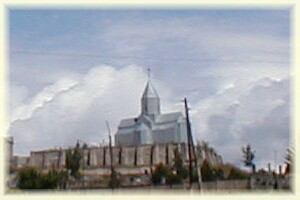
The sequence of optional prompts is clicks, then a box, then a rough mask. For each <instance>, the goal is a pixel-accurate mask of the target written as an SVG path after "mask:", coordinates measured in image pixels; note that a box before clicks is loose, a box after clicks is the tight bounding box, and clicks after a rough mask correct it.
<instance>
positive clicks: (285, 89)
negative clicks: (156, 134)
mask: <svg viewBox="0 0 300 200" xmlns="http://www.w3.org/2000/svg"><path fill="white" fill-rule="evenodd" d="M239 90H240V91H239ZM195 110H196V111H195V112H194V113H193V119H194V120H195V121H194V127H195V132H196V133H195V135H196V137H197V138H198V139H205V140H207V141H209V142H210V143H211V144H212V145H213V146H215V147H216V148H217V150H219V151H220V152H222V156H223V157H224V159H225V160H230V161H231V162H234V163H235V164H237V165H241V164H242V163H241V160H242V153H241V147H242V146H245V145H246V144H250V145H251V146H252V147H253V148H254V149H255V150H256V155H257V160H256V162H257V164H258V165H259V166H260V167H261V166H266V165H267V163H268V162H271V163H273V162H274V152H275V151H277V152H280V155H278V161H280V162H281V163H283V159H284V153H285V152H286V149H287V147H288V146H289V142H290V141H289V139H290V136H289V134H290V132H289V78H286V79H283V80H281V81H279V80H274V79H271V78H268V77H265V78H263V79H260V80H258V81H254V82H251V83H250V84H248V87H247V88H245V87H238V86H236V87H230V88H228V89H226V90H223V91H222V92H221V93H218V94H216V95H215V96H213V97H211V98H209V99H207V100H206V101H201V102H199V103H198V104H197V105H195Z"/></svg>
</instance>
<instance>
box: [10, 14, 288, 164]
mask: <svg viewBox="0 0 300 200" xmlns="http://www.w3.org/2000/svg"><path fill="white" fill-rule="evenodd" d="M8 19H9V29H8V31H9V50H10V66H9V85H10V93H9V95H10V101H9V103H10V107H9V108H10V110H9V113H10V116H9V118H10V120H9V124H8V130H9V134H10V135H13V136H14V137H15V141H16V147H15V150H16V152H17V153H19V154H26V153H28V152H29V151H30V150H37V149H42V148H51V147H55V146H65V147H66V146H70V145H73V144H74V143H75V141H76V139H77V138H81V140H83V141H86V142H88V143H93V142H95V141H99V142H101V141H102V140H103V139H106V135H105V134H106V129H105V123H104V122H105V120H106V119H109V121H110V123H111V126H112V130H113V131H115V130H116V128H117V125H118V122H119V120H120V119H122V118H126V117H132V116H135V115H138V113H139V108H140V105H139V103H140V102H139V100H140V96H141V94H142V91H143V88H144V86H145V84H146V80H147V70H146V69H147V67H150V68H151V71H152V77H153V79H154V83H155V86H156V88H157V91H158V93H159V95H160V97H161V99H162V110H163V111H164V112H169V111H177V110H181V111H182V109H183V106H182V105H181V103H180V100H181V99H182V98H183V97H184V96H186V97H187V98H188V100H189V102H190V106H191V108H192V110H191V115H192V123H193V130H194V134H195V137H196V138H197V139H198V140H208V141H209V143H210V144H211V145H212V146H214V147H215V148H216V150H217V151H218V152H220V153H221V155H222V156H223V158H224V160H225V161H226V162H233V163H235V164H240V160H241V155H240V149H241V146H243V145H246V144H247V143H250V144H251V145H252V146H253V148H254V149H256V152H257V158H256V159H257V162H258V163H259V165H260V166H266V165H267V163H268V162H273V159H274V154H273V153H270V152H274V151H277V152H278V153H277V155H278V157H279V158H278V160H279V161H280V162H283V156H284V154H285V152H286V148H287V147H288V145H289V134H290V132H289V111H288V109H289V92H288V91H289V80H290V75H289V59H290V52H289V49H290V21H291V19H290V10H289V9H288V8H282V9H270V10H266V9H265V10H263V9H249V10H245V9H243V10H230V9H226V10H222V9H218V10H216V9H215V10H214V9H210V10H205V9H194V8H193V10H189V9H183V10H179V9H177V10H176V9H170V10H160V9H158V8H157V9H154V10H151V9H139V10H133V9H128V10H119V9H113V10H105V9H96V8H94V9H85V10H71V9H70V10H64V9H59V10H50V9H44V10H42V9H39V10H30V9H27V10H22V9H16V8H11V9H10V10H9V17H8ZM120 97H122V98H123V99H124V100H123V101H120ZM102 122H103V123H102ZM78 124H80V126H78ZM41 132H42V133H41ZM24 136H26V139H25V140H24ZM266 139H267V140H269V142H268V143H270V144H269V145H265V143H264V142H263V143H262V141H266ZM21 141H22V142H21ZM99 142H98V143H99ZM95 143H97V142H95Z"/></svg>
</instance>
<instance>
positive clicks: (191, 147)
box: [184, 98, 202, 190]
mask: <svg viewBox="0 0 300 200" xmlns="http://www.w3.org/2000/svg"><path fill="white" fill-rule="evenodd" d="M184 107H185V115H186V126H187V137H188V148H189V149H188V150H189V158H190V159H189V161H190V162H189V178H190V188H192V183H193V179H192V177H193V167H192V163H193V161H194V164H195V168H196V173H197V183H198V188H199V190H200V189H201V188H202V185H201V183H202V180H201V171H200V168H199V166H198V161H197V155H196V151H195V147H194V142H193V135H192V129H191V123H190V118H189V109H188V105H187V99H186V98H184ZM192 153H193V156H194V160H192Z"/></svg>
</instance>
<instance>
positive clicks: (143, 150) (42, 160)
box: [29, 144, 222, 168]
mask: <svg viewBox="0 0 300 200" xmlns="http://www.w3.org/2000/svg"><path fill="white" fill-rule="evenodd" d="M178 147H179V152H180V153H181V155H182V158H183V160H184V161H185V162H187V161H188V160H189V157H188V146H187V145H185V144H180V145H178V144H154V145H139V146H128V147H112V153H113V159H112V161H113V165H114V166H116V167H118V166H122V167H145V166H148V167H149V166H154V165H157V164H159V163H163V164H172V162H173V159H174V150H175V148H178ZM66 151H67V149H53V150H45V151H37V152H31V155H30V158H29V165H30V166H34V167H38V168H51V167H53V166H54V167H64V166H65V159H66ZM200 151H203V150H200ZM197 157H198V160H199V161H200V163H201V162H202V161H203V160H204V159H207V160H208V162H209V163H211V164H212V165H219V164H221V163H222V159H221V157H220V156H219V155H216V154H215V153H211V152H210V151H207V152H204V153H203V152H199V150H198V152H197ZM82 165H83V166H84V167H96V168H97V167H98V168H99V167H100V168H101V167H108V166H110V165H111V155H110V148H109V147H108V146H105V147H89V148H86V149H84V150H83V160H82Z"/></svg>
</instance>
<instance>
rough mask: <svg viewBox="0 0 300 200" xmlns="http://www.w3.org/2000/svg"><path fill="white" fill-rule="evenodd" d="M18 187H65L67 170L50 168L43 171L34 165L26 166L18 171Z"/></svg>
mask: <svg viewBox="0 0 300 200" xmlns="http://www.w3.org/2000/svg"><path fill="white" fill-rule="evenodd" d="M17 178H18V182H17V187H18V188H20V189H56V188H58V187H64V185H65V183H66V179H67V175H66V172H62V171H56V170H50V171H49V172H48V173H42V172H40V171H38V170H37V169H35V168H33V167H24V168H21V169H19V171H18V175H17Z"/></svg>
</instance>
